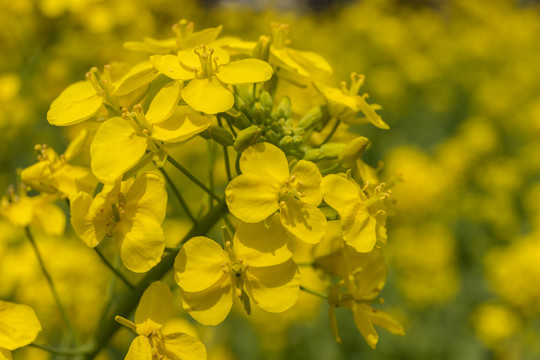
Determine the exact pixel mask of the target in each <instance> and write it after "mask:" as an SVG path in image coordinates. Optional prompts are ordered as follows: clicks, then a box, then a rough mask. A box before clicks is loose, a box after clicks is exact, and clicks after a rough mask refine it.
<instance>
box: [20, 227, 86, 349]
mask: <svg viewBox="0 0 540 360" xmlns="http://www.w3.org/2000/svg"><path fill="white" fill-rule="evenodd" d="M24 230H25V231H26V236H27V237H28V240H30V243H31V244H32V247H33V248H34V252H35V254H36V257H37V259H38V262H39V266H40V267H41V271H42V272H43V275H44V276H45V279H46V280H47V282H48V283H49V288H50V289H51V292H52V295H53V297H54V301H55V302H56V306H57V307H58V311H59V312H60V315H61V316H62V318H63V319H64V322H65V323H66V326H67V328H68V330H69V332H70V333H71V335H72V337H73V339H74V341H75V343H77V342H78V340H77V336H76V333H75V330H74V328H73V325H72V324H71V321H70V320H69V317H68V316H67V313H66V310H65V309H64V306H62V302H61V301H60V297H59V296H58V292H57V291H56V287H55V286H54V282H53V280H52V278H51V275H50V274H49V272H48V271H47V268H46V267H45V263H44V262H43V257H42V256H41V253H40V251H39V249H38V247H37V244H36V241H35V240H34V237H33V236H32V233H31V232H30V227H29V226H26V227H25V228H24Z"/></svg>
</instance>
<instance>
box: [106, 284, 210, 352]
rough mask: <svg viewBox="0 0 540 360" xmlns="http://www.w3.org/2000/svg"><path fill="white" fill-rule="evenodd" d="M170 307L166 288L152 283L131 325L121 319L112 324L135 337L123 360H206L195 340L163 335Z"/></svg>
mask: <svg viewBox="0 0 540 360" xmlns="http://www.w3.org/2000/svg"><path fill="white" fill-rule="evenodd" d="M172 306H173V294H172V292H171V289H170V288H169V286H168V285H167V284H165V283H164V282H162V281H155V282H153V283H152V284H150V286H148V288H147V289H146V290H145V291H144V293H143V295H142V297H141V300H140V302H139V305H138V306H137V310H135V322H132V321H129V320H128V319H126V318H123V317H121V316H116V317H115V320H116V321H117V322H119V323H120V324H122V325H124V326H126V327H128V328H130V329H131V330H133V331H134V332H135V333H137V335H139V336H137V337H136V338H135V339H134V340H133V342H132V343H131V346H130V347H129V350H128V353H127V354H126V357H125V359H126V360H152V359H168V360H192V359H193V360H203V359H206V349H205V347H204V344H203V343H201V342H200V341H199V340H198V339H197V338H195V337H193V336H191V335H188V334H185V333H179V332H175V333H172V334H163V333H162V332H161V328H162V327H163V325H164V324H165V322H166V321H167V319H168V318H169V315H170V313H171V309H172Z"/></svg>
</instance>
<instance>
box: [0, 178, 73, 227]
mask: <svg viewBox="0 0 540 360" xmlns="http://www.w3.org/2000/svg"><path fill="white" fill-rule="evenodd" d="M19 190H20V192H19V193H16V192H15V190H14V188H10V189H9V191H8V194H7V195H5V196H3V197H2V198H1V199H0V215H2V216H3V217H4V218H6V219H7V220H8V221H9V222H10V223H11V224H12V225H14V226H18V227H25V226H30V225H31V226H34V227H36V228H38V229H40V230H42V231H44V232H45V233H47V234H50V235H62V234H63V233H64V229H65V227H66V216H65V215H64V211H62V209H60V207H58V206H57V205H56V204H55V201H56V200H58V197H57V196H55V195H50V194H43V195H38V196H32V197H30V196H27V195H26V191H25V189H24V188H22V187H21V188H20V189H19Z"/></svg>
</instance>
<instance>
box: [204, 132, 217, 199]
mask: <svg viewBox="0 0 540 360" xmlns="http://www.w3.org/2000/svg"><path fill="white" fill-rule="evenodd" d="M206 150H207V152H208V155H209V156H208V182H209V185H210V191H212V192H213V193H215V188H214V148H213V147H212V141H211V140H207V141H206ZM213 206H214V202H213V201H212V198H210V199H208V207H209V208H210V209H211V208H212V207H213Z"/></svg>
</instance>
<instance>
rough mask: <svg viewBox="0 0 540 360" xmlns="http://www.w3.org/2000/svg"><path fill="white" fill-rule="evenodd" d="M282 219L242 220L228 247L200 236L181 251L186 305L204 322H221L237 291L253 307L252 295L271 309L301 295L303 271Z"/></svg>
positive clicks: (179, 278) (178, 269)
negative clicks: (280, 223)
mask: <svg viewBox="0 0 540 360" xmlns="http://www.w3.org/2000/svg"><path fill="white" fill-rule="evenodd" d="M280 229H281V228H280V226H279V224H278V223H276V222H273V223H272V224H271V225H270V227H269V228H266V226H265V224H264V223H258V224H241V225H240V226H239V227H238V229H237V231H236V234H235V236H234V238H233V240H232V243H231V241H230V240H229V233H228V232H227V231H226V230H224V241H225V249H223V248H222V247H221V246H220V245H219V244H218V243H216V242H215V241H213V240H211V239H209V238H207V237H204V236H198V237H194V238H192V239H191V240H189V241H188V242H187V243H186V244H185V245H184V246H183V247H182V249H181V250H180V253H179V254H178V256H177V257H176V260H175V263H174V269H175V279H176V282H177V283H178V285H179V286H180V287H181V288H182V299H183V303H184V309H185V310H186V311H187V312H189V313H190V315H191V316H192V317H193V318H194V319H195V320H197V321H198V322H200V323H202V324H205V325H217V324H219V323H220V322H222V321H223V320H224V319H225V318H226V317H227V315H228V314H229V311H230V310H231V307H232V304H233V298H234V294H236V295H237V296H238V297H239V298H240V300H241V302H242V303H243V305H244V307H245V308H246V311H247V312H248V313H249V312H250V299H251V300H253V301H254V302H255V304H257V306H259V307H260V308H261V309H263V310H266V311H268V312H274V313H277V312H283V311H285V310H287V309H289V308H291V307H292V306H293V305H294V304H295V303H296V300H297V299H298V292H299V286H300V274H299V272H298V269H297V267H296V264H295V263H294V261H293V260H292V259H291V255H292V253H291V252H290V250H289V249H288V248H287V243H286V241H285V238H286V237H285V236H283V235H284V234H283V233H282V230H280Z"/></svg>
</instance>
